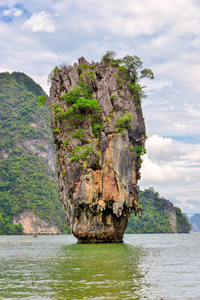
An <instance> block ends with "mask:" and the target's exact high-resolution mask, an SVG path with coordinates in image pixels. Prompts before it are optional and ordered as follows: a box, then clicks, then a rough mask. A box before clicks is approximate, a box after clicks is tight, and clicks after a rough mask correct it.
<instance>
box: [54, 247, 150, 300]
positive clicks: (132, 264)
mask: <svg viewBox="0 0 200 300" xmlns="http://www.w3.org/2000/svg"><path fill="white" fill-rule="evenodd" d="M61 255H62V257H63V262H62V263H59V265H58V266H57V269H56V272H54V274H52V277H51V278H52V282H54V283H53V284H50V286H51V287H53V288H52V290H54V291H56V295H57V297H60V298H61V299H80V295H81V299H133V297H134V299H140V295H141V287H142V284H143V274H142V273H141V271H140V270H139V268H138V266H139V263H140V260H141V259H142V256H143V255H144V251H142V250H141V248H139V247H131V246H129V245H125V244H102V245H101V244H100V245H71V246H66V247H63V248H62V254H61Z"/></svg>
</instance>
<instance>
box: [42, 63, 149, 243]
mask: <svg viewBox="0 0 200 300" xmlns="http://www.w3.org/2000/svg"><path fill="white" fill-rule="evenodd" d="M129 84H130V80H124V78H121V77H120V76H119V71H118V70H117V68H115V67H113V66H110V65H105V64H100V63H94V62H92V64H90V63H88V62H87V61H86V60H85V59H84V58H83V57H82V58H80V59H79V65H78V64H77V63H75V64H74V65H73V66H68V67H67V66H64V67H62V69H61V70H56V71H55V74H54V79H53V80H52V85H51V89H50V97H49V99H48V102H49V105H50V107H51V126H52V129H53V132H54V142H55V144H56V148H57V176H58V191H59V198H60V201H61V203H62V205H63V208H64V210H65V213H66V217H67V220H68V223H69V225H70V226H71V229H72V233H73V234H74V235H75V237H77V238H78V242H80V243H89V242H122V241H123V233H124V231H125V228H126V226H127V222H128V217H129V215H130V213H131V212H132V210H134V211H135V212H136V213H137V212H138V211H139V205H138V190H137V181H138V179H139V178H140V172H139V170H140V166H141V158H140V156H141V151H143V147H144V143H145V125H144V120H143V116H142V110H141V105H140V100H139V97H137V94H136V93H135V94H134V91H133V90H131V89H130V87H129ZM76 86H78V87H80V86H81V87H86V88H87V89H89V90H91V91H92V93H93V97H94V98H93V99H95V100H96V101H97V103H98V105H99V106H100V109H99V108H97V109H93V108H91V107H90V108H88V107H87V105H86V103H85V104H84V105H82V106H81V105H79V106H78V107H75V106H74V110H73V113H72V112H71V113H70V110H69V108H70V107H73V104H74V103H75V102H73V101H72V100H69V99H68V98H67V96H66V95H68V93H69V92H70V91H73V89H74V88H76ZM60 96H63V97H60ZM81 96H82V97H83V98H86V95H85V94H84V93H83V94H82V95H81ZM70 99H71V98H70ZM70 101H71V102H70ZM91 101H92V100H91Z"/></svg>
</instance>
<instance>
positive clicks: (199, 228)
mask: <svg viewBox="0 0 200 300" xmlns="http://www.w3.org/2000/svg"><path fill="white" fill-rule="evenodd" d="M190 223H191V225H192V231H194V232H200V214H195V215H194V216H192V217H191V218H190Z"/></svg>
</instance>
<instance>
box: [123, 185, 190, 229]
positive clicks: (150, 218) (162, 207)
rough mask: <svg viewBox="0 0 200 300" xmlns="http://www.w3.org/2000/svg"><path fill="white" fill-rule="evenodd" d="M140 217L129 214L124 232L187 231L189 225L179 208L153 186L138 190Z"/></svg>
mask: <svg viewBox="0 0 200 300" xmlns="http://www.w3.org/2000/svg"><path fill="white" fill-rule="evenodd" d="M139 195H140V197H139V203H140V205H141V206H142V218H141V219H140V218H139V217H138V216H137V217H135V215H134V214H131V216H130V218H129V222H128V226H127V229H126V233H189V232H190V230H191V225H190V224H189V222H188V220H187V218H186V217H185V216H184V215H183V213H182V212H181V210H180V208H178V207H175V206H173V204H172V203H171V202H170V201H168V200H166V199H164V198H163V197H160V195H159V193H158V192H155V191H154V189H153V188H149V189H146V190H144V191H139Z"/></svg>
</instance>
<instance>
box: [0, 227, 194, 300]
mask: <svg viewBox="0 0 200 300" xmlns="http://www.w3.org/2000/svg"><path fill="white" fill-rule="evenodd" d="M28 241H29V243H28ZM0 299H7V300H8V299H38V300H40V299H41V300H42V299H56V300H57V299H99V300H100V299H153V300H156V299H158V300H161V299H163V300H164V299H166V300H172V299H173V300H178V299H181V300H186V299H188V300H195V299H198V300H199V299H200V234H199V233H197V234H148V235H144V234H143V235H139V234H137V235H133V234H131V235H125V236H124V244H96V245H80V244H76V239H75V238H74V237H73V236H71V235H61V236H53V235H51V236H50V235H49V236H38V238H33V236H0Z"/></svg>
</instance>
